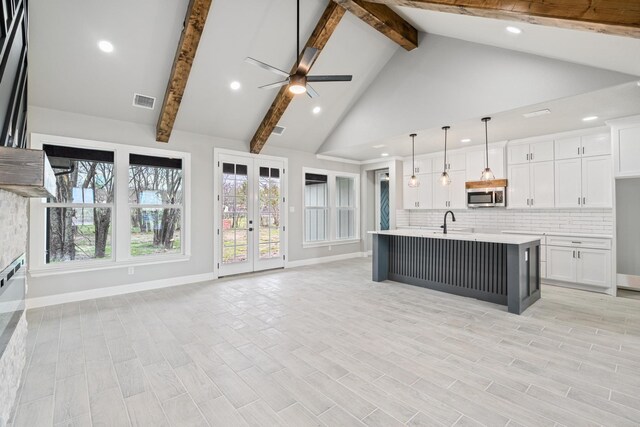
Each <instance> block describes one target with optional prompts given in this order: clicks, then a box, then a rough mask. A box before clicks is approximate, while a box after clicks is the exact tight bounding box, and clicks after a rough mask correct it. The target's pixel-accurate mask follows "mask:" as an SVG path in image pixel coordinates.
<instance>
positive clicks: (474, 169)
mask: <svg viewBox="0 0 640 427" xmlns="http://www.w3.org/2000/svg"><path fill="white" fill-rule="evenodd" d="M485 164H486V157H485V151H484V150H473V151H469V152H467V159H466V169H467V181H479V180H480V175H481V174H482V171H483V170H484V168H485ZM489 167H490V168H491V170H492V171H493V174H494V175H495V177H496V178H498V179H500V178H505V176H506V175H505V173H504V171H505V169H504V148H502V147H491V148H489Z"/></svg>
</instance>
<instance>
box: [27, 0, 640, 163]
mask: <svg viewBox="0 0 640 427" xmlns="http://www.w3.org/2000/svg"><path fill="white" fill-rule="evenodd" d="M187 4H188V1H187V0H180V1H174V0H136V1H135V2H130V1H125V0H110V1H108V2H87V1H85V0H32V1H31V2H30V19H31V25H30V31H31V34H30V51H29V62H30V77H29V79H30V80H29V84H30V86H29V103H30V104H31V105H36V106H41V107H47V108H52V109H59V110H64V111H71V112H77V113H83V114H88V115H94V116H99V117H106V118H113V119H118V120H125V121H130V122H135V123H140V124H143V125H148V126H150V127H154V128H155V123H156V121H157V118H158V111H159V106H160V104H161V103H162V98H163V96H164V92H165V88H166V84H167V79H168V76H169V73H170V70H171V64H172V61H173V58H174V54H175V50H176V46H177V43H178V39H179V36H180V32H181V30H182V21H183V19H184V16H185V11H186V8H187ZM326 4H327V0H302V1H301V29H302V31H301V33H302V34H301V40H303V41H304V40H306V39H307V38H308V36H309V34H310V33H311V31H312V29H313V27H314V26H315V23H316V22H317V20H318V18H319V17H320V15H321V14H322V12H323V10H324V9H325V6H326ZM394 10H395V11H397V12H398V13H399V14H400V15H402V16H403V17H405V18H406V19H407V20H408V21H409V22H410V23H412V24H413V25H414V26H415V27H416V28H418V29H419V30H420V31H422V32H424V33H430V34H429V35H426V36H425V35H424V34H422V35H421V46H420V47H419V48H418V49H416V50H414V51H412V52H406V51H404V50H403V49H402V48H400V47H399V46H398V45H397V44H396V43H394V42H392V41H391V40H389V39H388V38H386V37H385V36H383V35H382V34H380V33H378V32H376V31H375V30H373V29H372V28H371V27H370V26H368V25H367V24H365V23H364V22H362V21H361V20H360V19H358V18H356V17H355V16H354V15H351V14H349V13H348V14H346V15H345V16H344V18H343V19H342V22H341V23H340V24H339V26H338V28H337V30H336V32H335V33H334V35H333V36H332V37H331V38H330V40H329V42H328V44H327V45H326V47H325V49H324V50H323V51H322V53H321V54H320V56H319V58H318V60H317V62H316V64H315V65H314V69H313V72H314V73H317V74H353V81H352V82H350V83H319V84H316V85H315V88H316V90H317V91H318V92H319V93H320V97H319V98H316V99H313V100H312V99H310V98H308V97H306V96H299V97H296V98H295V99H294V100H293V102H292V103H291V105H290V106H289V108H288V109H287V111H286V112H285V114H284V116H283V117H282V119H281V120H280V122H279V125H281V126H284V127H286V128H287V129H286V131H285V133H284V134H283V135H282V136H271V137H270V139H269V144H270V145H273V146H278V147H284V148H292V149H298V150H303V151H308V152H318V151H322V152H331V153H338V151H339V148H340V147H343V148H345V149H346V148H349V149H351V150H353V149H355V148H356V147H357V146H358V145H359V144H369V143H370V142H371V141H373V140H380V139H381V138H388V139H389V140H390V141H391V139H393V138H397V137H398V136H399V135H401V134H404V133H406V132H409V131H411V130H415V129H427V128H431V127H435V126H436V124H437V123H439V121H438V120H435V119H439V118H440V117H438V116H437V115H436V116H435V117H431V118H429V117H422V116H420V115H412V114H411V111H406V110H407V109H408V108H410V107H409V105H412V104H411V103H408V99H409V97H410V96H411V92H407V91H405V92H402V91H399V90H398V89H400V88H402V87H406V86H407V85H408V86H409V87H412V86H413V87H417V88H423V92H420V91H417V92H413V93H414V95H416V94H420V96H421V98H422V99H421V102H423V103H424V104H425V105H427V106H428V105H431V106H432V107H430V108H435V107H437V106H438V105H442V104H447V105H449V104H450V105H456V104H458V105H465V104H468V103H471V104H473V106H474V109H473V110H468V109H464V108H460V109H458V110H459V111H458V110H456V109H451V110H450V111H448V112H447V116H446V117H442V119H445V118H446V119H447V120H448V121H450V122H451V123H455V122H456V121H460V122H462V121H464V120H469V119H471V118H473V116H474V115H475V112H476V111H480V110H482V107H483V105H482V102H485V100H486V101H487V102H485V104H484V106H485V110H484V111H485V112H484V114H493V113H497V112H500V111H504V110H506V109H511V108H518V107H523V106H526V105H530V104H535V103H538V102H541V101H544V100H545V99H542V98H541V97H545V96H546V97H547V98H548V99H549V100H550V99H555V98H558V97H566V96H572V95H578V94H580V93H583V92H587V91H593V90H598V89H602V88H604V87H609V86H614V85H618V84H621V83H624V82H625V81H629V80H630V79H632V78H633V75H636V76H637V75H640V55H633V54H632V53H633V52H639V51H640V40H639V39H633V38H621V37H616V36H606V35H602V34H596V33H585V32H583V31H575V30H564V29H557V28H548V27H541V26H533V25H526V24H523V23H519V24H518V26H520V27H521V28H523V29H524V32H523V34H521V35H520V36H518V38H515V37H511V36H509V35H506V34H505V32H504V26H505V23H504V21H496V20H492V19H487V18H475V17H469V16H458V15H449V14H443V13H439V12H429V11H423V10H415V9H407V8H404V7H394ZM436 34H437V35H436ZM441 36H446V37H441ZM448 37H449V38H448ZM451 37H452V38H451ZM102 39H106V40H109V41H111V42H112V43H113V45H114V47H115V50H114V52H113V53H111V54H105V53H103V52H101V51H99V50H98V49H97V47H96V44H97V42H98V41H99V40H102ZM455 39H458V40H455ZM469 41H473V42H476V43H481V44H473V43H469ZM443 44H444V45H445V47H446V46H447V45H448V46H454V45H455V46H457V47H458V50H457V51H455V50H446V49H445V50H440V51H438V50H437V49H438V48H440V49H441V48H442V46H443ZM482 44H484V45H489V46H493V47H487V46H483V45H482ZM431 45H433V46H431ZM496 47H497V48H496ZM498 48H503V49H498ZM505 49H509V50H505ZM479 51H482V52H491V53H492V55H494V56H493V58H496V57H500V58H502V60H503V61H505V62H504V63H507V64H508V62H509V61H508V58H512V60H513V64H511V66H513V69H515V70H517V69H518V67H524V66H525V65H526V66H529V68H530V66H533V67H534V68H536V69H538V70H543V71H544V72H545V73H546V74H545V75H543V76H540V78H541V79H544V80H546V81H547V82H548V83H549V85H548V87H547V89H549V88H550V89H552V90H553V91H555V92H553V91H552V90H549V91H545V90H542V91H539V92H538V93H537V94H535V95H536V96H528V95H527V94H529V95H530V93H529V92H530V90H529V89H531V88H530V87H529V88H527V87H526V84H527V82H526V81H524V86H523V87H521V88H520V87H511V86H509V87H507V86H504V87H500V81H497V80H496V81H493V82H491V86H490V87H491V89H493V90H496V91H498V92H500V91H511V92H512V94H513V95H514V96H512V98H513V99H512V100H511V101H510V103H503V104H500V103H497V102H493V101H495V100H491V99H488V98H486V97H485V98H483V99H480V100H478V99H473V97H474V96H476V95H477V94H474V93H469V92H468V91H465V90H456V87H457V88H458V89H461V88H462V87H461V86H459V85H457V83H458V82H456V81H455V80H453V76H454V75H455V74H456V73H451V75H450V76H449V77H450V79H449V80H448V81H435V82H434V81H429V80H428V79H429V77H430V72H426V74H425V73H424V72H423V73H421V72H420V67H423V70H422V71H424V67H426V68H429V67H433V66H434V65H437V64H441V63H447V62H448V63H456V64H457V66H460V67H467V68H466V69H465V70H463V71H464V73H461V74H465V73H466V74H469V75H474V74H475V73H477V72H478V71H479V70H483V73H490V71H491V69H492V68H491V67H494V66H497V64H496V63H493V64H492V63H491V62H490V61H491V60H489V59H486V58H485V60H484V61H483V58H482V55H475V56H474V55H473V53H474V52H475V53H476V54H477V53H478V52H479ZM514 51H520V52H523V53H516V52H514ZM465 52H471V53H472V55H471V56H472V57H474V58H476V59H475V60H474V61H473V62H471V61H469V62H467V63H466V65H465V59H464V58H463V57H460V58H458V59H457V60H456V59H452V58H451V56H452V55H464V54H465ZM496 52H497V53H496ZM531 54H534V55H539V56H533V55H531ZM495 55H497V56H495ZM247 56H251V57H254V58H257V59H259V60H262V61H264V62H267V63H269V64H272V65H274V66H276V67H278V68H282V69H285V70H288V69H289V68H290V67H291V64H292V63H293V62H294V60H295V1H294V0H243V1H237V0H214V2H213V5H212V6H211V10H210V13H209V18H208V20H207V23H206V25H205V28H204V32H203V34H202V39H201V41H200V45H199V47H198V53H197V55H196V57H195V61H194V63H193V68H192V70H191V75H190V77H189V80H188V84H187V87H186V90H185V93H184V96H183V98H182V103H181V106H180V110H179V112H178V116H177V119H176V122H175V128H176V129H181V130H186V131H189V132H195V133H201V134H205V135H212V136H219V137H224V138H229V139H235V140H239V141H248V140H249V139H251V137H252V135H253V133H254V132H255V130H256V128H257V126H258V124H259V123H260V121H261V120H262V118H263V117H264V115H265V113H266V111H267V109H268V108H269V105H270V104H271V101H272V100H273V98H274V96H275V92H274V91H267V90H261V89H258V88H257V87H258V86H261V85H264V84H267V83H270V82H274V81H277V80H278V79H279V77H278V76H276V75H273V74H271V73H269V72H267V71H264V70H261V69H259V68H257V67H252V66H250V65H248V64H246V63H244V58H245V57H247ZM489 56H491V55H489ZM542 57H546V58H556V59H561V60H562V62H559V61H553V60H550V59H545V58H542ZM425 58H428V60H426V59H425ZM487 61H488V62H487ZM564 61H569V62H572V63H577V64H582V66H577V65H574V64H567V63H566V62H564ZM504 63H501V64H500V65H504ZM412 64H413V65H415V66H416V67H417V69H414V70H407V69H406V68H404V66H405V65H406V66H411V65H412ZM592 67H597V68H599V69H595V68H592ZM604 69H607V70H612V71H615V72H607V71H604ZM558 70H563V72H560V71H558ZM460 71H461V70H456V72H460ZM566 72H573V73H577V74H578V75H579V76H580V77H579V78H578V79H577V80H578V83H576V82H572V81H568V80H567V74H566ZM621 73H626V74H621ZM497 75H501V76H504V75H505V74H504V70H503V71H502V74H501V73H500V72H499V73H497ZM440 77H442V78H446V77H447V76H446V75H442V76H440ZM407 79H409V82H408V81H407ZM423 79H424V80H423ZM232 81H239V82H240V83H241V85H242V87H241V89H240V90H238V91H232V90H230V88H229V84H230V83H231V82H232ZM514 81H518V79H508V78H507V79H505V81H504V84H505V85H506V84H512V83H513V82H514ZM520 81H521V82H522V80H520ZM408 83H409V84H408ZM563 83H567V84H568V86H569V87H567V88H563ZM432 85H436V86H440V87H441V88H442V87H448V88H450V89H451V90H449V91H447V92H446V93H440V92H438V91H434V92H433V93H429V91H427V92H424V88H429V87H432ZM556 88H559V89H558V90H556ZM521 89H522V90H524V91H525V93H524V95H523V96H518V95H519V93H520V92H519V90H521ZM565 89H566V90H565ZM134 93H141V94H144V95H149V96H153V97H156V98H157V99H158V102H157V106H156V109H155V110H153V111H151V110H144V109H139V108H136V107H133V106H132V98H133V94H134ZM525 95H527V96H525ZM367 105H368V107H367ZM381 105H382V107H383V108H382V107H381ZM316 106H319V107H321V109H322V111H321V112H320V114H313V113H312V109H313V108H314V107H316ZM507 107H508V108H507ZM403 108H404V111H403ZM367 111H371V112H372V113H373V115H371V116H368V117H366V122H364V123H363V122H362V117H363V114H365V112H367ZM388 111H392V112H394V114H397V115H398V116H394V115H393V114H392V115H388ZM401 115H402V116H404V117H400V116H401ZM432 116H433V115H432ZM407 117H410V119H407ZM432 121H433V123H431V122H432ZM369 123H373V124H375V126H374V127H372V128H369V127H368V124H369ZM372 132H375V133H376V135H374V136H371V133H372ZM323 144H324V145H323ZM321 147H322V148H321ZM347 151H348V150H346V151H344V152H343V154H344V155H347V154H348V153H347Z"/></svg>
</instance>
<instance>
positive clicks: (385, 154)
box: [380, 153, 389, 157]
mask: <svg viewBox="0 0 640 427" xmlns="http://www.w3.org/2000/svg"><path fill="white" fill-rule="evenodd" d="M380 155H381V156H382V157H387V156H389V153H380Z"/></svg>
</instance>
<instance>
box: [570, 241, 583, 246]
mask: <svg viewBox="0 0 640 427" xmlns="http://www.w3.org/2000/svg"><path fill="white" fill-rule="evenodd" d="M571 243H573V244H574V245H581V244H582V242H573V241H572V242H571Z"/></svg>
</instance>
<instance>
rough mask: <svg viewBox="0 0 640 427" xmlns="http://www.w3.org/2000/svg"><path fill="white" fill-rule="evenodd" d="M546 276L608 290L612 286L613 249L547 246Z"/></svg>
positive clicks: (589, 287)
mask: <svg viewBox="0 0 640 427" xmlns="http://www.w3.org/2000/svg"><path fill="white" fill-rule="evenodd" d="M546 270H547V272H546V278H547V279H550V280H558V281H560V282H567V283H574V284H577V285H587V287H588V289H593V287H597V288H601V289H602V290H607V289H609V288H610V287H611V251H610V250H606V249H591V248H583V247H580V246H573V247H571V246H547V261H546Z"/></svg>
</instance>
